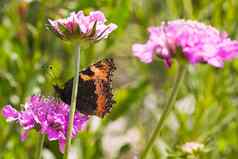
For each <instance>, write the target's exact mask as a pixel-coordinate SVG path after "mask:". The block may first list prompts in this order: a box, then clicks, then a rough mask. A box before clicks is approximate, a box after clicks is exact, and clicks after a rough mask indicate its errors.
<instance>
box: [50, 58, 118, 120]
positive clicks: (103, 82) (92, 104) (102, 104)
mask: <svg viewBox="0 0 238 159" xmlns="http://www.w3.org/2000/svg"><path fill="white" fill-rule="evenodd" d="M115 69H116V68H115V64H114V62H113V59H110V58H108V59H103V60H101V61H98V62H97V63H95V64H93V65H91V66H90V67H88V68H86V69H85V70H83V71H81V72H80V77H79V86H78V94H77V104H76V105H77V109H78V110H79V111H80V112H81V113H84V114H87V115H97V116H99V117H103V116H104V115H105V114H106V113H107V112H109V111H110V109H111V107H112V104H113V103H114V100H113V94H112V80H111V78H112V73H113V71H114V70H115ZM72 87H73V79H70V80H69V81H67V82H66V83H65V85H64V89H60V88H57V87H56V86H54V88H55V90H56V92H57V93H58V94H59V96H60V98H61V99H62V100H63V101H64V102H65V103H67V104H70V103H71V95H72V94H71V93H72Z"/></svg>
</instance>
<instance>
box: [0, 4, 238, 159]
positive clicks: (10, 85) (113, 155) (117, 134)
mask: <svg viewBox="0 0 238 159" xmlns="http://www.w3.org/2000/svg"><path fill="white" fill-rule="evenodd" d="M78 10H84V11H85V12H90V11H92V10H101V11H103V12H104V13H105V16H106V17H107V19H108V21H109V22H113V23H116V24H117V25H118V26H119V28H118V29H117V30H116V31H115V32H113V33H112V34H111V35H110V36H109V38H108V39H107V40H103V41H101V42H99V43H97V44H96V45H92V46H90V47H89V48H88V49H87V50H85V52H84V53H83V54H82V60H81V61H82V62H81V67H82V68H83V67H86V66H88V65H89V64H91V63H93V62H96V61H97V60H99V59H102V58H104V57H113V58H114V60H115V63H116V65H117V71H116V72H115V76H114V78H113V87H114V93H115V96H116V97H115V98H116V101H117V104H115V105H114V107H113V110H112V113H111V114H110V115H108V116H107V117H106V118H104V119H103V120H101V119H98V118H96V117H93V118H92V119H91V120H90V124H89V125H88V126H87V128H86V130H85V131H83V132H81V133H80V134H79V136H78V137H77V138H76V139H74V141H73V149H72V152H71V158H75V159H134V158H133V157H135V156H136V155H138V153H139V152H140V151H141V150H142V149H143V147H144V146H145V143H146V142H147V140H148V137H149V136H150V134H151V132H152V129H153V128H154V127H155V124H156V121H158V119H159V117H160V114H161V110H162V109H163V104H164V103H165V101H166V97H167V96H168V93H169V90H170V88H171V85H172V83H173V80H174V78H175V74H176V65H173V67H172V68H171V69H167V68H165V66H164V64H163V62H162V61H161V60H159V59H158V60H156V61H154V62H153V63H152V64H149V65H148V64H143V63H141V62H139V60H137V59H136V58H135V57H133V56H132V51H131V46H132V44H133V43H135V42H140V43H142V42H144V41H145V40H146V39H147V38H148V34H147V27H148V26H150V25H159V24H160V22H161V21H164V20H172V19H177V18H186V19H187V18H189V19H193V20H199V21H202V22H204V23H206V24H211V25H213V26H215V27H216V28H218V29H220V30H222V31H227V32H228V34H229V35H230V36H231V38H232V39H237V38H238V20H237V17H238V12H237V10H238V1H237V0H199V1H198V0H78V1H76V0H70V1H66V0H48V1H46V0H0V108H2V107H3V106H4V105H6V104H12V105H14V107H16V108H17V109H21V107H22V105H21V104H23V103H24V102H25V100H26V99H27V97H28V96H30V95H32V94H43V95H55V93H54V92H53V90H52V87H51V86H52V81H51V80H50V79H49V77H47V73H46V70H45V69H44V66H47V65H52V66H53V67H54V69H55V74H56V75H57V76H59V77H60V79H61V80H62V81H66V80H67V79H69V78H71V77H72V76H73V61H74V56H73V54H74V49H73V48H72V46H70V45H69V44H68V43H67V42H63V41H61V40H60V39H58V38H57V37H55V36H54V34H53V33H51V32H49V31H48V30H47V29H46V26H45V24H46V22H47V19H48V18H52V19H55V18H60V17H61V18H62V17H66V16H67V15H69V13H70V12H71V11H78ZM237 77H238V61H233V62H227V63H226V64H225V67H224V68H223V69H215V68H212V67H210V66H207V65H196V66H189V71H188V74H187V77H186V79H185V80H184V81H183V86H182V89H181V90H180V92H179V95H178V99H177V102H176V105H175V109H174V111H173V112H172V113H171V114H170V117H169V118H168V120H167V122H166V124H165V126H164V129H163V130H162V132H161V137H158V139H157V141H156V142H155V144H154V146H153V148H152V150H151V151H150V154H149V156H148V159H165V158H186V156H180V157H179V155H178V154H180V147H181V145H182V144H184V143H186V142H189V141H198V142H201V143H203V144H204V145H205V147H206V152H204V153H202V154H201V155H200V157H198V158H202V159H203V158H204V159H236V158H238V123H237V115H238V114H237V106H238V98H237V96H238V82H237V81H238V79H237ZM20 131H21V129H20V128H19V126H18V125H16V124H9V123H7V122H6V121H5V119H4V118H3V117H2V115H1V116H0V158H1V159H15V158H18V159H31V158H33V157H34V151H35V148H36V144H37V143H38V138H39V136H38V135H37V133H36V132H35V131H32V132H31V133H30V135H29V137H28V139H27V140H26V141H25V142H21V141H20V138H19V134H20ZM43 156H44V158H45V159H51V158H52V159H53V158H55V159H56V158H61V157H62V155H61V154H60V153H59V151H58V145H57V142H49V141H46V142H45V144H44V153H43Z"/></svg>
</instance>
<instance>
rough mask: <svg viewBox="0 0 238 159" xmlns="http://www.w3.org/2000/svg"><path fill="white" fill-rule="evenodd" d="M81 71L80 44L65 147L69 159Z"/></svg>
mask: <svg viewBox="0 0 238 159" xmlns="http://www.w3.org/2000/svg"><path fill="white" fill-rule="evenodd" d="M79 71H80V46H77V49H76V59H75V77H74V81H73V89H72V96H71V105H70V114H69V124H68V129H67V138H66V144H65V149H64V159H68V154H69V149H70V144H71V137H72V129H73V122H74V113H75V108H76V102H77V93H78V83H79Z"/></svg>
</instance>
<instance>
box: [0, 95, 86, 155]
mask: <svg viewBox="0 0 238 159" xmlns="http://www.w3.org/2000/svg"><path fill="white" fill-rule="evenodd" d="M2 113H3V116H4V117H5V118H6V120H7V121H17V122H18V123H19V124H20V125H21V126H22V128H23V129H24V131H23V133H22V135H21V139H22V140H24V139H25V138H26V137H27V133H28V131H29V130H31V129H36V130H37V131H39V132H40V133H41V134H46V135H47V136H48V139H49V140H50V141H52V140H58V142H59V146H60V150H61V152H63V150H64V144H65V140H66V132H67V125H68V118H69V105H67V104H65V103H63V102H62V101H59V100H56V99H55V98H53V97H48V98H46V97H42V96H32V97H31V98H30V99H29V100H28V101H27V102H26V104H25V106H24V110H23V111H19V112H18V111H17V110H15V109H14V108H13V107H12V106H10V105H7V106H5V107H4V108H3V110H2ZM87 120H88V116H86V115H81V114H80V113H79V112H76V113H75V116H74V125H73V131H72V137H75V136H76V135H77V134H78V132H79V131H80V130H81V129H82V128H83V126H84V125H85V124H86V122H87Z"/></svg>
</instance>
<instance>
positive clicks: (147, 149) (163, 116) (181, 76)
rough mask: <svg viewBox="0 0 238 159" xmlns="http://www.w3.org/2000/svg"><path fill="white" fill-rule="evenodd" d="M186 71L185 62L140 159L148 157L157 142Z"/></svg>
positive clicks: (180, 68) (180, 66) (180, 67)
mask: <svg viewBox="0 0 238 159" xmlns="http://www.w3.org/2000/svg"><path fill="white" fill-rule="evenodd" d="M185 73H186V66H185V65H184V64H182V65H179V71H178V74H177V77H176V79H175V82H174V85H173V88H172V92H171V95H170V97H169V99H168V102H167V105H166V106H165V107H164V111H163V113H162V115H161V117H160V120H159V122H158V124H157V126H156V128H155V130H154V132H153V134H152V136H151V138H150V139H149V142H148V143H147V145H146V147H145V149H144V151H143V152H142V153H141V157H140V159H145V158H146V155H147V154H148V152H149V150H150V148H151V146H152V145H153V143H154V142H155V140H156V137H157V135H158V134H159V133H160V130H161V128H162V126H163V124H164V122H165V120H166V118H167V117H168V115H169V112H170V111H171V109H172V108H173V105H174V102H175V100H176V97H177V94H178V90H179V88H180V86H181V83H182V81H183V79H184V76H185Z"/></svg>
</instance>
